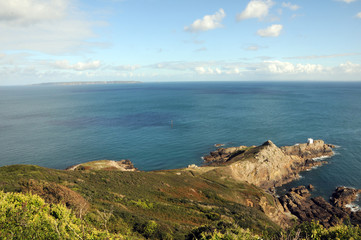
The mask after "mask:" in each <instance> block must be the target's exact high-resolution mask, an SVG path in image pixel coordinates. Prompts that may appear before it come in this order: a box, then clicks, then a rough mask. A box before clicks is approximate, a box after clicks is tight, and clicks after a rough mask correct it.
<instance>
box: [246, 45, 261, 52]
mask: <svg viewBox="0 0 361 240" xmlns="http://www.w3.org/2000/svg"><path fill="white" fill-rule="evenodd" d="M246 50H248V51H258V50H259V46H257V45H252V46H248V47H247V48H246Z"/></svg>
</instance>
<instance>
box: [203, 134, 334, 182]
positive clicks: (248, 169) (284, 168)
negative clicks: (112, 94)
mask: <svg viewBox="0 0 361 240" xmlns="http://www.w3.org/2000/svg"><path fill="white" fill-rule="evenodd" d="M331 147H332V146H331V145H328V144H325V143H324V141H322V140H315V141H314V143H313V144H307V143H305V144H297V145H294V146H286V147H281V148H279V147H277V146H276V145H275V144H274V143H273V142H272V141H270V140H268V141H266V142H265V143H263V144H262V145H261V146H258V147H254V146H253V147H246V146H240V147H233V148H220V149H218V150H216V151H214V152H211V153H210V155H208V156H205V157H204V160H205V162H206V163H208V166H224V167H222V168H219V169H217V170H215V171H217V172H218V173H219V174H222V175H223V176H228V177H229V178H232V179H233V180H236V181H245V182H248V183H251V184H254V185H256V186H258V187H261V188H264V189H269V188H272V187H278V186H281V185H283V184H285V183H288V182H291V181H292V180H295V179H298V178H299V172H301V171H305V170H309V169H311V168H313V167H315V166H320V165H322V164H324V163H326V162H325V161H316V160H314V159H315V158H320V157H329V156H332V155H333V151H332V148H331Z"/></svg>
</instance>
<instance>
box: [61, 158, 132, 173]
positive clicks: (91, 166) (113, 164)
mask: <svg viewBox="0 0 361 240" xmlns="http://www.w3.org/2000/svg"><path fill="white" fill-rule="evenodd" d="M66 170H69V171H75V170H77V171H83V170H108V171H111V170H116V171H137V168H135V167H134V165H133V163H132V162H131V161H130V160H128V159H123V160H120V161H113V160H99V161H92V162H86V163H81V164H77V165H74V166H71V167H68V168H67V169H66Z"/></svg>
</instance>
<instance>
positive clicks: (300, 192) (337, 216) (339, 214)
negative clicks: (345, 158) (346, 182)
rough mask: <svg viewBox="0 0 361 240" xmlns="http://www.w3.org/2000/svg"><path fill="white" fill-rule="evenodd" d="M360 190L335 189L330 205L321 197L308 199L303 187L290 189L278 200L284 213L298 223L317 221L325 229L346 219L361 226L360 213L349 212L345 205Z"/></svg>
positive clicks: (308, 196) (307, 193) (354, 197)
mask: <svg viewBox="0 0 361 240" xmlns="http://www.w3.org/2000/svg"><path fill="white" fill-rule="evenodd" d="M360 191H361V190H356V189H350V188H345V187H341V188H337V189H336V190H335V192H334V193H333V195H332V196H333V197H332V200H331V204H330V203H328V202H327V201H326V200H325V199H323V198H322V197H315V198H310V196H311V194H310V192H309V191H308V190H307V188H306V187H304V186H299V187H297V188H292V189H290V190H289V192H288V193H287V194H286V195H284V196H282V197H280V198H279V200H280V202H281V204H282V206H283V207H284V209H285V211H289V212H290V213H292V214H293V215H295V216H296V217H297V218H298V219H299V220H300V221H309V222H310V221H319V222H320V223H321V224H322V225H323V226H325V227H331V226H336V225H337V224H340V223H342V222H343V221H345V220H346V219H350V220H351V222H352V223H353V224H359V225H360V224H361V212H360V211H358V212H351V210H350V209H349V208H347V207H346V204H350V203H351V202H352V201H354V200H355V199H356V196H357V194H358V193H359V192H360Z"/></svg>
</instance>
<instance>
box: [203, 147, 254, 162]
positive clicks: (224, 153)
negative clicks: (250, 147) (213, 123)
mask: <svg viewBox="0 0 361 240" xmlns="http://www.w3.org/2000/svg"><path fill="white" fill-rule="evenodd" d="M217 145H218V144H216V145H215V146H216V147H218V146H217ZM219 146H221V145H219ZM245 149H247V146H239V147H230V148H219V149H217V150H216V151H213V152H210V153H209V155H207V156H204V157H203V160H204V161H205V162H206V163H210V164H213V165H215V164H221V163H226V162H227V161H228V160H229V159H230V158H232V157H233V156H235V155H236V154H237V153H241V152H242V151H244V150H245Z"/></svg>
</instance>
